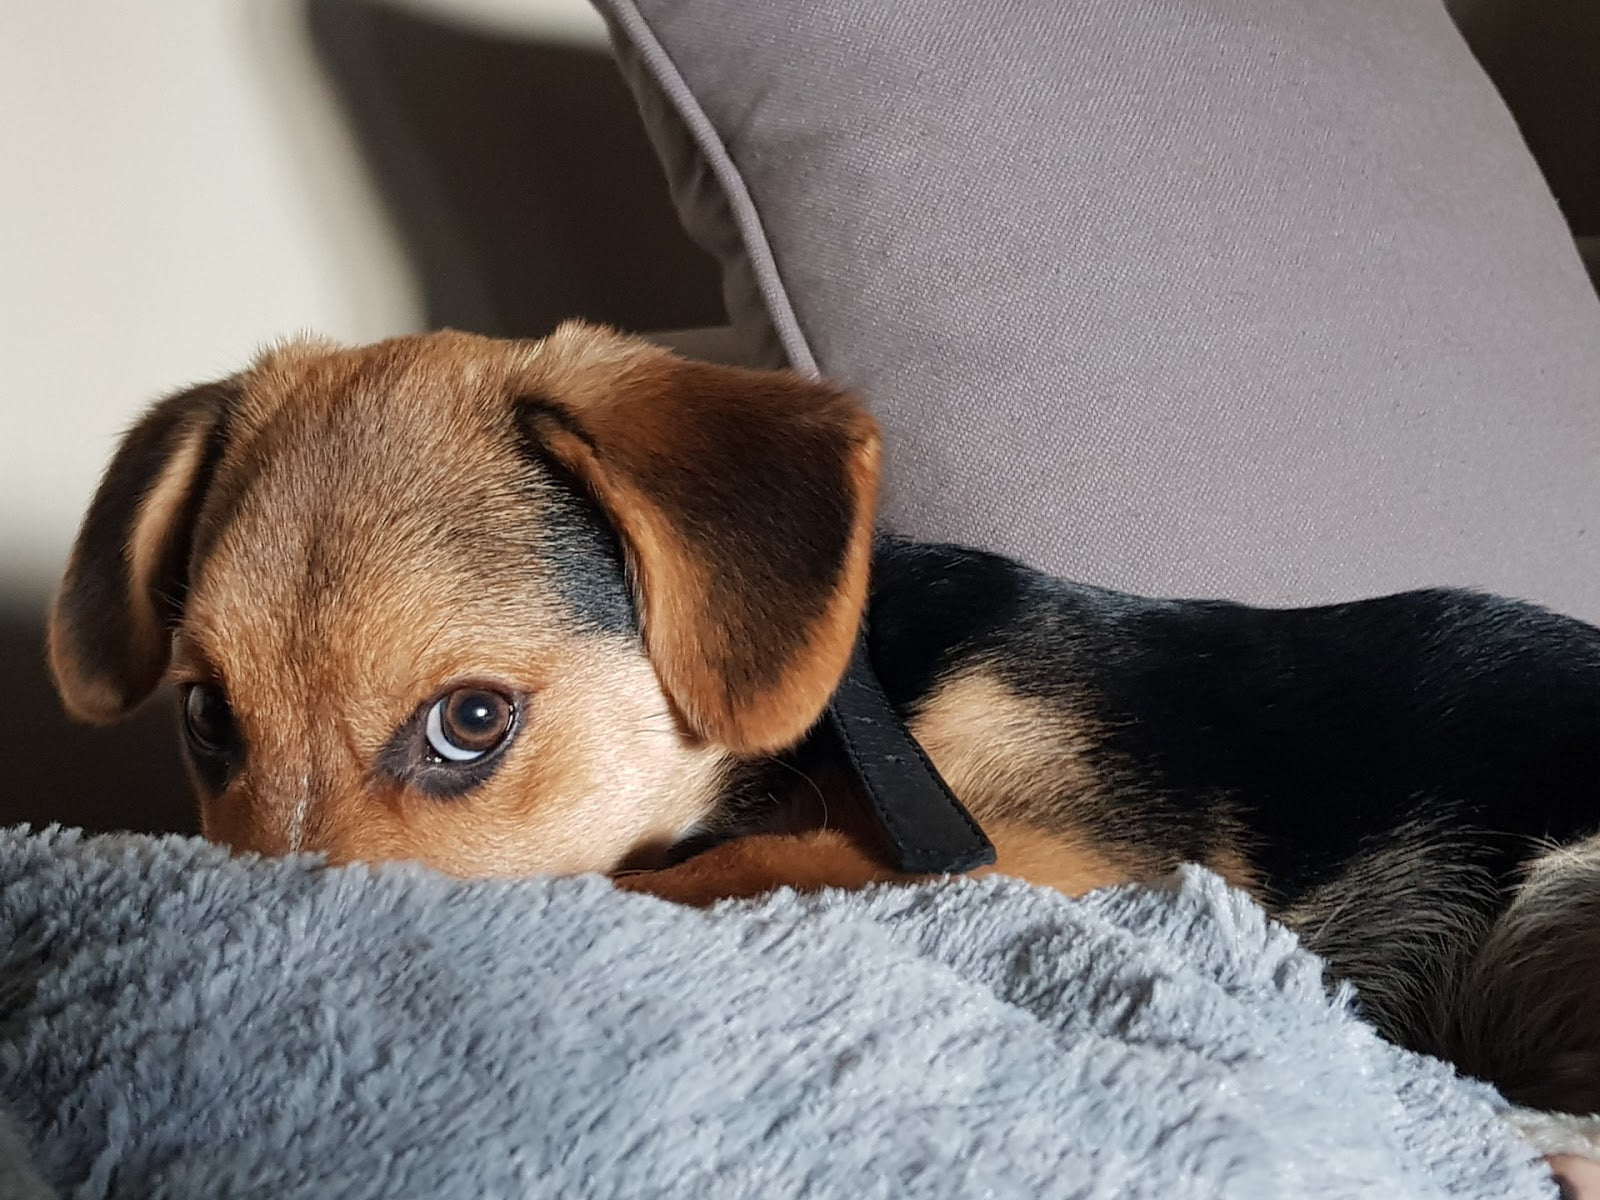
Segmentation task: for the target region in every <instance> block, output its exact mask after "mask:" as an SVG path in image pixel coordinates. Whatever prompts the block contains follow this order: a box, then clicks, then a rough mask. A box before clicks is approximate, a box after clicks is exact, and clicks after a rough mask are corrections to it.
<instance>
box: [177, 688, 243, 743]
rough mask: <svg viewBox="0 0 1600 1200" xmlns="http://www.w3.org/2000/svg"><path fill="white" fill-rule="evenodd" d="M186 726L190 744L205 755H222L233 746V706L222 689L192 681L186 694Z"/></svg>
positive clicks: (184, 699)
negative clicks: (229, 703)
mask: <svg viewBox="0 0 1600 1200" xmlns="http://www.w3.org/2000/svg"><path fill="white" fill-rule="evenodd" d="M183 727H184V730H185V732H187V733H188V735H189V743H190V745H192V746H193V747H194V748H195V749H196V750H199V751H201V752H202V753H205V754H221V753H222V752H223V751H225V750H227V749H228V748H229V747H231V746H232V745H233V742H234V728H233V709H231V708H229V707H228V698H227V697H226V696H224V695H223V694H222V689H221V688H219V687H216V686H214V685H213V684H209V683H192V684H190V685H189V690H188V691H187V692H186V693H185V694H184V697H183Z"/></svg>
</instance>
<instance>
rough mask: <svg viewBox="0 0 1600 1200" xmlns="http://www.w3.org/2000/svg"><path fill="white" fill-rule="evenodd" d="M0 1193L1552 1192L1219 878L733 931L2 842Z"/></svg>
mask: <svg viewBox="0 0 1600 1200" xmlns="http://www.w3.org/2000/svg"><path fill="white" fill-rule="evenodd" d="M0 956H3V957H0V1108H5V1109H7V1110H9V1113H10V1115H11V1118H12V1122H13V1128H12V1129H9V1130H8V1129H7V1128H6V1127H5V1123H4V1121H3V1120H0V1195H3V1196H6V1197H18V1196H29V1197H55V1198H59V1200H67V1198H68V1197H72V1198H88V1197H205V1198H207V1200H216V1198H220V1197H240V1196H251V1197H255V1196H260V1197H272V1198H274V1200H294V1198H299V1197H316V1198H317V1200H333V1198H343V1197H372V1198H374V1200H376V1198H378V1197H382V1198H384V1200H398V1198H402V1197H428V1198H433V1200H437V1198H448V1197H513V1196H516V1197H521V1196H553V1197H554V1196H559V1197H602V1196H604V1197H611V1196H615V1197H647V1196H648V1197H655V1196H662V1197H668V1196H670V1197H678V1196H682V1197H695V1198H696V1200H707V1198H717V1197H760V1198H762V1200H769V1198H778V1197H791V1196H804V1197H849V1198H850V1200H862V1198H864V1197H875V1196H882V1197H895V1198H904V1197H933V1196H984V1197H1013V1196H1014V1197H1028V1198H1030V1200H1032V1198H1037V1197H1140V1196H1150V1197H1161V1198H1162V1200H1174V1198H1179V1197H1191V1196H1192V1197H1200V1196H1237V1197H1262V1198H1263V1200H1265V1198H1267V1197H1271V1198H1273V1200H1281V1198H1283V1197H1291V1196H1292V1197H1373V1198H1374V1200H1377V1198H1382V1200H1396V1198H1397V1197H1455V1198H1465V1197H1482V1198H1483V1200H1489V1198H1490V1197H1493V1198H1494V1200H1511V1198H1516V1197H1541V1196H1542V1197H1550V1196H1553V1195H1554V1189H1553V1187H1552V1185H1551V1184H1550V1182H1549V1178H1548V1176H1547V1174H1546V1173H1545V1171H1544V1170H1543V1168H1542V1167H1540V1166H1539V1165H1538V1164H1537V1163H1536V1162H1535V1161H1534V1160H1533V1154H1532V1152H1531V1151H1530V1150H1529V1149H1527V1148H1526V1146H1524V1145H1523V1144H1522V1143H1521V1142H1520V1141H1518V1140H1517V1139H1516V1138H1515V1136H1514V1135H1513V1134H1512V1133H1511V1132H1510V1131H1509V1130H1508V1129H1507V1128H1505V1127H1504V1126H1503V1125H1502V1124H1501V1122H1500V1121H1499V1120H1497V1118H1496V1115H1495V1114H1496V1110H1497V1108H1498V1107H1499V1106H1500V1102H1499V1100H1498V1099H1497V1098H1496V1097H1495V1095H1494V1094H1493V1093H1492V1092H1491V1091H1490V1090H1489V1089H1487V1088H1484V1087H1482V1086H1479V1085H1476V1084H1472V1083H1469V1082H1466V1081H1462V1080H1459V1079H1456V1078H1455V1077H1453V1075H1452V1073H1451V1071H1450V1070H1449V1069H1448V1068H1447V1067H1445V1066H1443V1065H1442V1064H1440V1063H1437V1062H1433V1061H1430V1060H1426V1059H1422V1058H1418V1057H1415V1056H1412V1055H1408V1054H1405V1053H1402V1052H1400V1051H1397V1050H1394V1049H1392V1048H1390V1047H1388V1046H1386V1045H1384V1044H1383V1043H1381V1042H1379V1041H1378V1040H1377V1039H1376V1037H1374V1036H1373V1034H1372V1033H1371V1032H1369V1030H1368V1029H1367V1028H1366V1027H1365V1026H1363V1025H1362V1024H1360V1023H1359V1022H1358V1021H1356V1020H1355V1019H1353V1018H1352V1016H1351V1015H1350V1012H1349V1009H1348V1005H1347V997H1344V996H1342V995H1341V996H1334V997H1332V998H1330V997H1329V996H1328V995H1327V994H1326V992H1325V990H1324V988H1323V985H1322V982H1321V978H1320V973H1319V965H1318V963H1317V961H1316V960H1315V959H1314V958H1312V957H1311V956H1310V955H1308V954H1307V953H1305V952H1304V951H1302V950H1300V949H1299V948H1298V946H1297V945H1296V943H1295V941H1294V939H1293V937H1292V936H1291V935H1290V934H1288V933H1287V932H1285V931H1284V930H1282V929H1280V928H1278V927H1276V926H1274V925H1272V924H1270V923H1268V922H1267V921H1266V920H1264V918H1263V916H1262V914H1261V913H1260V912H1259V910H1257V909H1256V908H1255V907H1254V906H1253V905H1251V904H1250V903H1249V902H1248V901H1247V900H1246V899H1244V898H1243V897H1242V896H1240V895H1238V894H1236V893H1233V892H1230V891H1228V890H1227V888H1226V887H1225V886H1224V885H1223V884H1222V883H1221V881H1220V880H1218V879H1217V878H1215V877H1214V876H1211V875H1208V874H1206V873H1204V872H1200V871H1188V872H1185V873H1183V874H1182V875H1181V877H1178V878H1175V879H1174V880H1173V881H1172V884H1171V886H1170V887H1168V888H1166V889H1164V890H1163V889H1138V888H1122V889H1114V890H1110V891H1106V892H1103V893H1100V894H1097V895H1095V896H1092V897H1090V898H1088V899H1086V900H1083V901H1070V900H1066V899H1063V898H1062V897H1060V896H1057V895H1055V894H1053V893H1049V892H1044V891H1040V890H1036V889H1033V888H1030V887H1027V886H1025V885H1022V884H1018V883H1014V882H1009V881H1003V880H989V881H960V882H954V883H944V884H932V885H927V886H922V887H915V888H902V889H892V888H886V889H881V890H875V891H870V892H865V893H855V894H827V895H823V896H819V897H815V898H803V897H799V896H795V895H793V894H787V893H786V894H780V895H778V896H775V897H773V898H771V899H769V900H767V901H764V902H761V903H754V904H728V905H725V906H723V907H721V908H719V909H717V910H715V911H712V912H710V913H701V912H696V911H690V910H684V909H678V908H674V907H671V906H669V905H667V904H664V903H662V902H659V901H656V900H654V899H651V898H648V897H642V896H632V895H624V894H621V893H618V892H615V891H614V890H612V889H611V888H610V887H609V886H608V885H607V884H606V883H605V882H604V881H603V880H600V879H597V878H580V879H564V880H530V881H523V882H489V883H482V882H480V883H460V882H455V881H452V880H449V879H445V878H442V877H439V876H436V875H431V874H428V873H425V872H422V871H420V870H416V869H411V868H406V867H388V868H382V869H376V870H374V869H368V868H359V867H358V868H344V869H337V870H330V869H324V868H321V867H319V866H317V865H316V864H315V863H314V862H311V861H307V860H287V861H240V860H229V859H227V858H225V857H224V856H223V855H222V854H220V853H219V852H218V851H216V850H215V849H213V848H210V847H208V846H206V845H204V844H202V843H199V842H193V841H185V840H175V839H166V840H157V839H149V838H139V837H119V838H84V837H81V836H79V835H77V834H75V833H72V832H66V831H60V830H47V831H45V832H44V833H39V834H29V833H27V832H26V831H24V830H10V831H4V832H0Z"/></svg>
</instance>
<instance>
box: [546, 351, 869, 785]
mask: <svg viewBox="0 0 1600 1200" xmlns="http://www.w3.org/2000/svg"><path fill="white" fill-rule="evenodd" d="M607 366H608V367H610V368H611V369H609V370H601V371H597V372H594V373H593V374H587V375H584V374H579V375H577V376H575V377H572V378H569V379H568V380H567V381H566V384H567V385H566V386H560V387H557V388H556V389H554V390H555V391H556V392H557V393H558V394H555V395H538V396H530V397H524V398H522V399H521V400H520V401H519V403H518V412H519V418H520V420H521V422H522V425H523V430H524V432H525V434H526V435H527V436H528V437H529V438H530V439H532V440H533V441H534V442H535V443H536V445H537V446H539V447H542V449H543V452H545V453H546V454H548V455H549V456H550V457H552V458H554V459H555V461H556V462H557V463H559V464H560V465H561V466H562V467H564V468H565V469H566V470H567V471H568V472H570V473H571V474H572V475H573V476H575V477H576V478H577V480H578V482H579V483H580V484H581V485H582V486H583V487H584V488H586V489H587V490H588V492H589V493H590V495H591V496H592V497H593V498H594V499H595V501H596V502H597V503H598V504H599V506H600V507H601V509H602V510H603V511H604V512H605V514H606V516H607V517H608V518H609V520H610V521H611V523H612V525H613V526H614V527H615V529H616V531H617V533H618V535H619V536H620V538H621V540H622V543H623V547H624V551H625V553H626V556H627V559H628V568H629V574H630V578H631V580H632V584H633V589H634V594H635V601H636V604H637V607H638V612H639V619H640V627H641V630H642V633H643V636H644V642H645V648H646V652H647V653H648V654H649V656H650V660H651V663H652V664H653V665H654V667H655V670H656V674H657V676H658V677H659V679H660V680H661V684H662V687H663V688H664V690H665V691H666V693H667V695H668V696H669V697H671V699H672V701H673V703H674V704H675V705H676V706H677V708H678V710H679V711H680V713H681V714H682V715H683V716H684V718H685V719H686V721H687V722H688V724H689V726H690V727H691V728H692V729H693V730H694V731H695V732H696V733H698V734H699V735H701V736H703V737H705V738H707V739H708V740H710V741H712V742H714V743H716V744H718V745H721V746H724V747H726V748H727V749H729V750H731V751H733V752H734V753H738V754H748V755H755V754H765V753H771V752H774V751H777V750H781V749H784V748H786V747H788V746H791V745H793V744H794V743H796V742H798V741H799V740H800V738H801V737H802V736H803V735H804V734H805V732H806V730H808V729H809V728H810V727H811V726H812V724H814V723H815V721H816V720H817V718H818V717H819V716H820V715H821V713H822V710H823V708H824V707H825V706H826V704H827V702H828V698H829V696H831V695H832V693H833V689H834V688H835V687H836V686H837V684H838V682H839V679H840V678H841V676H842V675H843V674H844V669H845V666H846V664H847V663H848V661H849V657H850V650H851V646H852V644H853V642H854V639H855V637H856V632H857V629H858V627H859V624H860V621H861V616H862V610H863V608H864V606H865V604H866V594H867V576H868V572H869V568H870V563H871V552H872V522H873V515H874V506H875V503H876V499H877V487H878V454H879V450H878V446H879V443H878V428H877V424H876V422H874V421H873V419H872V417H871V416H870V415H869V414H868V413H867V411H866V409H865V408H864V407H863V406H862V405H861V404H860V403H859V402H858V401H857V400H856V399H855V398H854V397H853V396H852V395H851V394H850V393H848V392H846V391H844V390H842V389H840V388H838V387H835V386H833V385H831V384H827V383H823V382H818V381H815V380H809V379H805V378H802V377H801V376H799V375H796V374H794V373H792V372H788V371H755V370H747V369H743V368H737V367H725V366H715V365H712V364H709V363H700V362H690V361H686V360H683V359H678V358H675V357H673V356H671V355H668V354H666V353H664V352H643V353H640V354H637V355H635V356H632V357H630V358H625V359H624V360H623V361H620V362H613V363H609V364H607Z"/></svg>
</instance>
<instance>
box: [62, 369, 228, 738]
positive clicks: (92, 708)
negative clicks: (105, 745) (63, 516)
mask: <svg viewBox="0 0 1600 1200" xmlns="http://www.w3.org/2000/svg"><path fill="white" fill-rule="evenodd" d="M234 395H235V388H234V386H233V385H232V384H230V383H213V384H205V385H203V386H201V387H197V388H192V389H190V390H189V391H186V392H180V393H179V394H178V395H175V396H169V397H168V398H167V399H165V400H163V401H161V402H160V403H159V404H157V405H155V406H154V407H153V408H152V409H151V410H150V411H149V412H148V413H146V414H145V415H144V417H143V418H142V419H141V420H140V421H139V423H138V424H137V425H135V426H134V427H133V428H132V429H131V430H129V431H128V433H127V434H126V435H125V436H124V437H123V439H122V444H121V445H120V446H119V447H118V448H117V452H116V454H115V455H114V456H113V457H112V459H111V465H110V466H109V467H107V468H106V473H105V476H104V477H103V478H102V479H101V480H100V488H99V490H98V491H97V492H95V496H94V499H93V501H91V502H90V504H89V511H88V513H87V514H86V515H85V516H84V519H83V526H82V528H81V529H79V531H78V540H77V541H76V542H75V543H74V544H73V547H72V555H71V557H70V558H69V559H68V561H67V571H66V576H65V577H64V578H63V579H62V581H61V587H60V589H59V590H58V591H57V592H56V596H55V600H54V602H53V603H52V604H51V606H50V621H49V632H48V642H49V656H50V671H51V674H52V675H54V677H55V682H56V690H57V691H58V692H60V693H61V702H62V704H63V705H64V706H65V708H66V710H67V712H68V713H70V714H71V715H72V716H74V717H76V718H78V719H79V720H83V721H96V722H101V721H112V720H115V719H116V718H118V717H120V716H123V715H124V714H125V713H127V712H128V711H129V710H130V709H132V708H133V707H134V706H135V705H137V704H138V703H139V701H141V700H143V699H144V698H145V697H146V696H147V695H149V694H150V692H151V690H152V689H153V688H154V687H155V685H156V684H157V683H158V682H159V681H160V679H161V675H162V672H164V671H165V670H166V667H167V659H168V656H169V654H170V653H171V644H170V643H171V627H172V624H173V622H174V621H175V620H176V618H177V616H178V614H179V612H181V611H182V608H183V602H184V595H185V592H186V591H187V589H188V559H189V547H190V543H191V541H192V536H193V531H194V520H195V515H196V513H197V512H198V510H199V507H200V501H201V498H202V497H203V496H204V494H205V489H206V484H207V483H208V482H209V479H210V476H211V472H212V470H213V468H214V467H215V465H216V459H217V457H218V456H219V455H220V454H221V451H222V440H223V439H222V431H223V428H224V418H225V414H226V411H227V408H228V405H229V403H230V402H231V400H232V398H233V397H234Z"/></svg>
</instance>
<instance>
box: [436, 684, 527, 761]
mask: <svg viewBox="0 0 1600 1200" xmlns="http://www.w3.org/2000/svg"><path fill="white" fill-rule="evenodd" d="M516 718H517V709H516V705H514V704H513V703H512V702H511V699H510V697H508V696H502V695H501V694H500V693H499V692H491V691H489V690H488V689H487V688H457V689H456V690H455V691H453V692H451V693H450V694H449V695H448V696H445V697H443V698H442V699H440V700H439V701H438V702H436V703H435V704H434V706H433V707H432V708H430V709H429V710H428V721H427V737H428V748H429V749H430V750H432V751H433V752H434V753H435V754H437V755H438V756H439V757H440V758H442V759H445V760H447V761H449V762H456V763H467V762H473V761H475V760H477V759H480V758H482V757H483V756H484V755H485V754H488V753H489V752H490V751H491V750H493V749H495V747H497V746H499V745H500V744H501V743H502V742H504V741H505V740H506V739H507V738H508V737H510V736H511V727H512V726H513V725H514V724H515V723H516Z"/></svg>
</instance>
